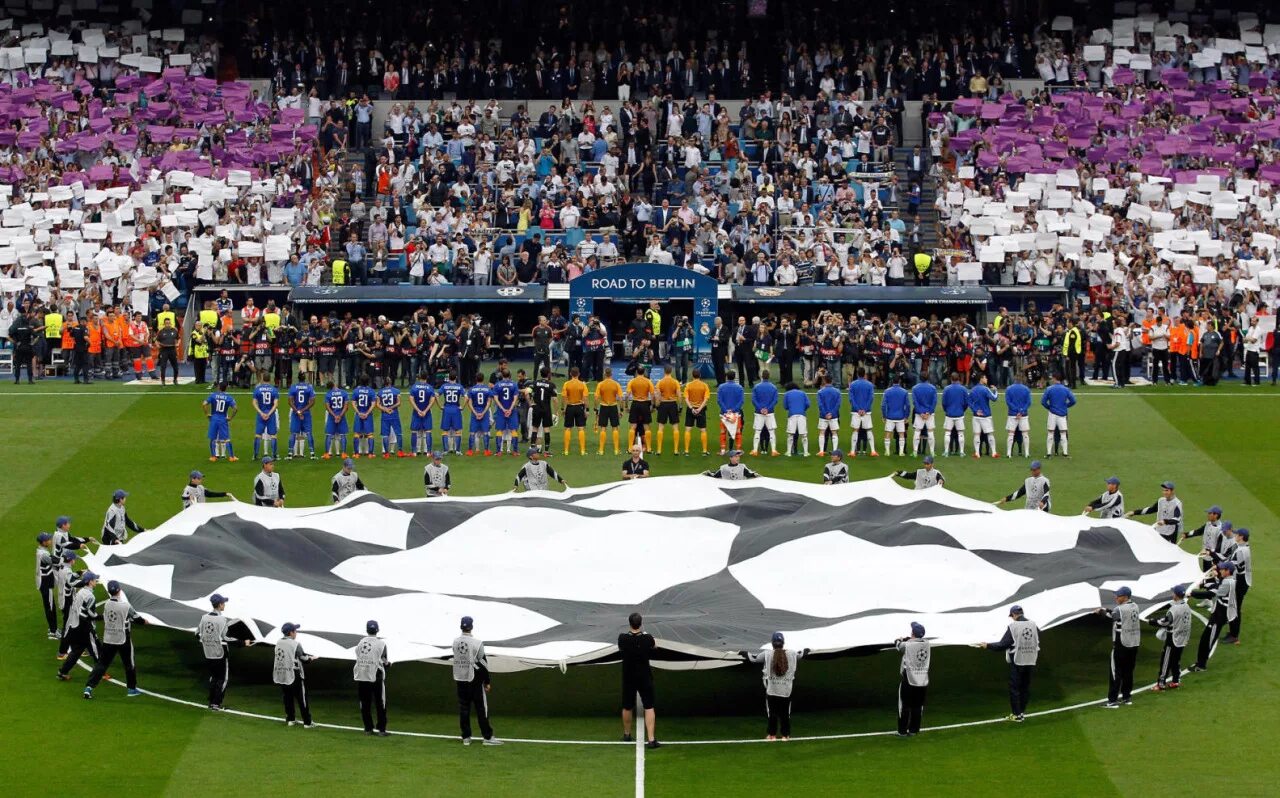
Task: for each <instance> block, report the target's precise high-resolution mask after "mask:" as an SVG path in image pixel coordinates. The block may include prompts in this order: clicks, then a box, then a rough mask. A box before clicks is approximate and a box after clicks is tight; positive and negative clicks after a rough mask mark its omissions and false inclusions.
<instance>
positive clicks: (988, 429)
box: [973, 416, 995, 435]
mask: <svg viewBox="0 0 1280 798" xmlns="http://www.w3.org/2000/svg"><path fill="white" fill-rule="evenodd" d="M994 432H995V425H994V424H992V423H991V416H974V417H973V433H974V434H975V435H978V434H987V435H990V434H993V433H994Z"/></svg>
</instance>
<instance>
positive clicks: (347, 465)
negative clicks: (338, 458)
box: [342, 457, 356, 468]
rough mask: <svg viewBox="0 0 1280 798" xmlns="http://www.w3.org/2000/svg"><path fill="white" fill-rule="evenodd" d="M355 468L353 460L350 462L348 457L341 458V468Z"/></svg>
mask: <svg viewBox="0 0 1280 798" xmlns="http://www.w3.org/2000/svg"><path fill="white" fill-rule="evenodd" d="M355 466H356V461H355V460H352V459H351V458H350V457H345V458H343V460H342V467H343V468H355Z"/></svg>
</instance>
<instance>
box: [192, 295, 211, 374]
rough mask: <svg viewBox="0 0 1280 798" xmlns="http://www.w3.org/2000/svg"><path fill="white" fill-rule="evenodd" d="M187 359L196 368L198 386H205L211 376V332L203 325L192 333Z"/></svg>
mask: <svg viewBox="0 0 1280 798" xmlns="http://www.w3.org/2000/svg"><path fill="white" fill-rule="evenodd" d="M203 312H204V311H201V313H203ZM210 329H211V328H210ZM187 357H188V358H190V360H191V364H192V366H193V367H194V368H195V373H196V374H195V379H196V385H204V384H205V383H206V382H208V376H209V375H208V369H209V331H208V330H207V329H206V328H205V327H204V325H202V324H197V325H196V326H195V329H193V330H192V331H191V339H190V340H189V341H188V343H187Z"/></svg>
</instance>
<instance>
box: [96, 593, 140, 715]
mask: <svg viewBox="0 0 1280 798" xmlns="http://www.w3.org/2000/svg"><path fill="white" fill-rule="evenodd" d="M107 595H108V596H109V598H108V599H107V601H106V603H105V604H103V605H102V656H100V657H98V663H97V664H96V665H94V666H93V672H92V673H90V674H89V681H87V682H85V685H84V697H85V698H93V688H95V687H97V686H98V682H100V681H102V679H103V677H104V676H106V675H107V668H109V667H111V663H112V662H113V661H114V660H115V658H116V655H117V654H119V655H120V661H121V662H123V663H124V678H125V686H126V687H127V688H128V690H129V692H128V693H126V695H127V696H128V697H129V698H136V697H137V696H140V695H142V691H141V690H139V689H138V667H137V664H136V663H135V662H134V660H133V625H134V624H135V623H140V624H146V620H145V619H144V618H143V617H142V616H140V615H138V613H136V612H134V609H133V607H131V606H129V600H128V599H127V598H125V595H124V591H123V590H122V589H121V588H120V583H119V582H117V581H115V580H114V579H113V580H111V581H110V582H108V583H107Z"/></svg>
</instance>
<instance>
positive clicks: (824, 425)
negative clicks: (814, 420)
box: [818, 418, 840, 432]
mask: <svg viewBox="0 0 1280 798" xmlns="http://www.w3.org/2000/svg"><path fill="white" fill-rule="evenodd" d="M827 430H832V431H833V432H839V431H840V419H838V418H820V419H818V432H826V431H827Z"/></svg>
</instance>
